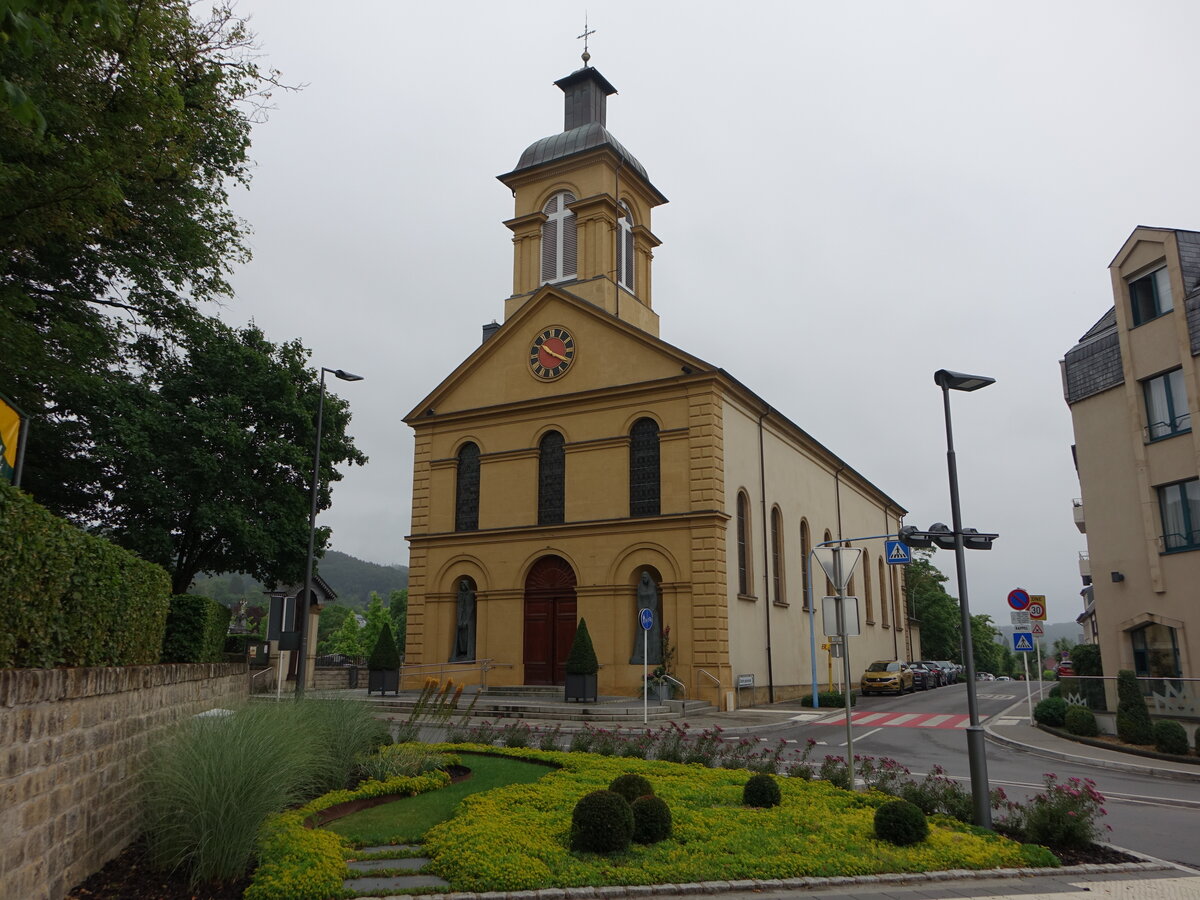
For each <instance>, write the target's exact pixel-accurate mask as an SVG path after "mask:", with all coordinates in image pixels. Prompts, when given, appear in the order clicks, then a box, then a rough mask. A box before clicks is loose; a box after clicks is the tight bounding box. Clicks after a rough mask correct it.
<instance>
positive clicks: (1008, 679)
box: [996, 675, 1012, 681]
mask: <svg viewBox="0 0 1200 900" xmlns="http://www.w3.org/2000/svg"><path fill="white" fill-rule="evenodd" d="M996 680H997V681H1012V679H1011V678H1009V677H1008V676H1007V675H997V676H996Z"/></svg>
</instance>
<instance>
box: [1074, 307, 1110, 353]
mask: <svg viewBox="0 0 1200 900" xmlns="http://www.w3.org/2000/svg"><path fill="white" fill-rule="evenodd" d="M1116 327H1117V308H1116V307H1115V306H1110V307H1109V309H1108V312H1106V313H1105V314H1104V315H1102V316H1101V317H1100V319H1099V321H1097V322H1096V324H1095V325H1093V326H1092V327H1091V328H1089V329H1088V330H1087V331H1086V332H1084V335H1083V337H1081V338H1080V339H1079V343H1081V344H1085V343H1087V342H1088V341H1090V340H1091V339H1092V338H1096V337H1100V335H1102V334H1104V332H1106V331H1112V330H1113V329H1114V328H1116Z"/></svg>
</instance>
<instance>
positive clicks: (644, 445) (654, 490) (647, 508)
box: [629, 419, 660, 516]
mask: <svg viewBox="0 0 1200 900" xmlns="http://www.w3.org/2000/svg"><path fill="white" fill-rule="evenodd" d="M659 496H660V491H659V477H658V423H657V422H655V421H654V420H653V419H638V420H637V421H636V422H634V423H633V428H632V429H631V430H630V432H629V515H631V516H657V515H658V514H659V505H660V504H659Z"/></svg>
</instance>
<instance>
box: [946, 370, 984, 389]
mask: <svg viewBox="0 0 1200 900" xmlns="http://www.w3.org/2000/svg"><path fill="white" fill-rule="evenodd" d="M933 382H934V384H936V385H937V386H938V387H940V388H949V389H950V390H952V391H977V390H979V389H980V388H984V387H987V386H988V385H989V384H995V383H996V379H995V378H988V377H987V376H986V375H967V374H966V373H965V372H951V371H950V370H949V369H938V370H937V371H936V372H934V373H933Z"/></svg>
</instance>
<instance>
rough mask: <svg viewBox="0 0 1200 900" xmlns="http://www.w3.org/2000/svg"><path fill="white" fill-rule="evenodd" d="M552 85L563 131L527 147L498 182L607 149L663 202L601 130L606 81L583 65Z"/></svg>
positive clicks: (636, 165)
mask: <svg viewBox="0 0 1200 900" xmlns="http://www.w3.org/2000/svg"><path fill="white" fill-rule="evenodd" d="M554 83H555V84H556V85H557V86H558V87H559V88H561V89H562V92H563V94H564V98H563V99H564V117H563V119H564V121H563V130H562V131H560V132H559V133H558V134H552V135H550V136H549V137H544V138H542V139H541V140H538V141H534V142H533V143H532V144H530V145H529V146H528V147H527V148H526V149H525V152H524V153H522V154H521V158H520V159H519V160H517V165H516V168H514V169H513V170H512V171H511V172H508V173H507V174H504V175H501V176H499V178H500V181H502V182H504V183H505V184H507V183H508V179H510V178H511V177H513V176H515V175H518V174H520V173H522V172H525V171H527V170H529V169H533V168H536V167H538V166H544V165H546V164H547V163H551V162H557V161H559V160H563V159H567V158H569V157H572V156H575V155H576V154H581V153H586V152H588V151H590V150H595V149H596V148H598V147H608V148H609V149H611V150H612V151H613V152H614V153H615V154H616V155H617V156H618V157H620V159H621V160H623V162H624V163H625V165H627V166H629V167H630V168H631V169H633V171H635V172H636V173H637V174H638V175H639V176H640V177H641V179H642V180H643V181H644V182H645V183H646V185H647V186H649V187H650V189H651V190H652V191H653V192H654V193H655V194H657V195H658V197H657V199H658V202H660V203H665V202H666V199H667V198H666V197H664V196H662V194H661V193H660V192H659V191H658V189H657V188H655V187H654V185H652V184H651V183H650V176H649V175H647V174H646V167H645V166H643V165H642V164H641V163H640V162H638V160H637V158H636V157H635V156H634V155H633V154H632V153H630V152H629V151H628V150H626V149H625V147H624V146H622V144H621V142H620V141H618V140H617V139H616V138H615V137H613V136H612V133H611V132H610V131H609V130H608V129H607V128H606V127H605V119H606V114H607V101H608V96H609V95H610V94H615V93H616V92H617V89H616V88H615V87H613V86H612V84H611V83H610V82H609V80H608V79H607V78H605V77H604V76H603V75H601V74H600V72H599V71H598V70H596V69H593V68H592V67H591V66H587V65H585V66H584V67H583V68H582V69H577V70H575V71H574V72H572V73H571V74H570V75H568V76H567V77H565V78H560V79H559V80H558V81H556V82H554Z"/></svg>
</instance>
